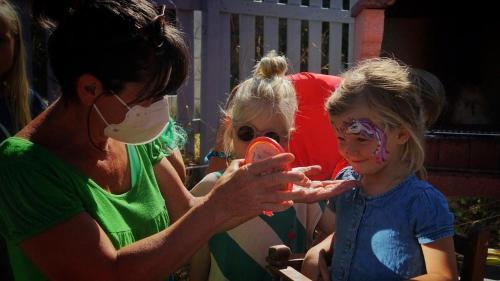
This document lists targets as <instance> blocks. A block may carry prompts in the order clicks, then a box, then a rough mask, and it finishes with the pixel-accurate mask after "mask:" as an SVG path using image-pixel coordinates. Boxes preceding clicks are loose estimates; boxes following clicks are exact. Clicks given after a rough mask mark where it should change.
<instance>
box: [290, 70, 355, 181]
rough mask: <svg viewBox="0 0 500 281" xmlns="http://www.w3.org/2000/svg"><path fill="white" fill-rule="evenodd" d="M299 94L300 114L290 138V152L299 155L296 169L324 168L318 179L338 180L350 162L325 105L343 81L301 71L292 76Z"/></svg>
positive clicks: (297, 115) (329, 76)
mask: <svg viewBox="0 0 500 281" xmlns="http://www.w3.org/2000/svg"><path fill="white" fill-rule="evenodd" d="M288 78H289V79H290V81H292V83H293V85H294V86H295V91H296V93H297V102H298V111H297V114H296V116H295V128H296V130H295V132H294V133H293V134H292V137H291V139H290V152H291V153H293V154H294V155H295V161H294V162H293V163H292V166H293V167H300V166H310V165H320V166H321V167H322V168H323V169H322V171H321V173H320V174H319V175H316V176H312V177H311V178H312V179H315V180H324V179H330V178H332V177H335V175H336V174H337V172H338V171H339V170H340V169H342V168H343V167H345V166H346V165H347V163H346V162H345V161H340V160H343V159H342V157H341V156H340V154H339V152H338V149H337V137H336V136H335V133H334V131H333V130H332V127H331V126H330V120H329V119H328V113H327V112H326V111H325V102H326V100H327V99H328V97H329V96H330V95H331V93H332V92H333V91H334V90H335V88H336V87H337V86H338V85H339V84H340V81H341V78H340V77H337V76H332V75H324V74H316V73H310V72H301V73H297V74H292V75H289V76H288Z"/></svg>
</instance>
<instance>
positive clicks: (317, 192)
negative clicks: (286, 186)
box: [292, 180, 359, 203]
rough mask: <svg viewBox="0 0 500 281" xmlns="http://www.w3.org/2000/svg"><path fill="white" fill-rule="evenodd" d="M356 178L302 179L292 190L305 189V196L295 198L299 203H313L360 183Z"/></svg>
mask: <svg viewBox="0 0 500 281" xmlns="http://www.w3.org/2000/svg"><path fill="white" fill-rule="evenodd" d="M358 184H359V182H358V181H356V180H327V181H311V180H308V181H302V182H300V183H298V184H295V185H294V186H293V188H292V190H300V189H302V190H304V192H305V193H306V194H307V196H305V197H304V198H301V199H298V200H295V202H299V203H312V202H317V201H319V200H325V199H328V198H330V197H333V196H336V195H339V194H341V193H344V192H346V191H348V190H350V189H352V188H354V187H356V185H358Z"/></svg>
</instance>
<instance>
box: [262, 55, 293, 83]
mask: <svg viewBox="0 0 500 281" xmlns="http://www.w3.org/2000/svg"><path fill="white" fill-rule="evenodd" d="M287 68H288V64H287V61H286V58H285V57H283V56H278V55H277V54H276V51H270V52H269V53H267V55H266V56H264V57H263V58H262V59H261V60H260V61H259V62H258V63H257V65H256V66H255V70H254V77H255V78H260V79H269V78H272V77H273V76H284V75H285V72H286V70H287Z"/></svg>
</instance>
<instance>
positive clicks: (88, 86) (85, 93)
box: [76, 74, 103, 106]
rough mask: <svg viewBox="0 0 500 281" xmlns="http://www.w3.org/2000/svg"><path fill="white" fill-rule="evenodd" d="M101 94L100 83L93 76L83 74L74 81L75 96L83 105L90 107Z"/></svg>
mask: <svg viewBox="0 0 500 281" xmlns="http://www.w3.org/2000/svg"><path fill="white" fill-rule="evenodd" d="M102 92H103V86H102V83H101V81H100V80H99V79H97V78H96V77H95V76H94V75H91V74H83V75H81V76H80V77H78V80H77V81H76V94H77V95H78V97H79V98H80V101H81V102H82V103H83V104H84V105H87V106H90V105H92V104H93V103H94V100H95V99H96V98H97V97H98V96H99V95H101V93H102Z"/></svg>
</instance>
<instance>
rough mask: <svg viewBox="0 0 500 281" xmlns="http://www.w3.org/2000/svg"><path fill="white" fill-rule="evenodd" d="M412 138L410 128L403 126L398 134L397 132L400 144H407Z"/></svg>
mask: <svg viewBox="0 0 500 281" xmlns="http://www.w3.org/2000/svg"><path fill="white" fill-rule="evenodd" d="M409 139H410V132H409V131H408V129H406V128H405V127H403V126H401V127H399V129H398V134H397V138H396V140H397V143H398V144H405V143H406V142H407V141H408V140H409Z"/></svg>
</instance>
